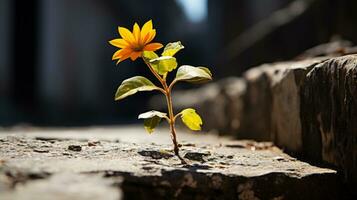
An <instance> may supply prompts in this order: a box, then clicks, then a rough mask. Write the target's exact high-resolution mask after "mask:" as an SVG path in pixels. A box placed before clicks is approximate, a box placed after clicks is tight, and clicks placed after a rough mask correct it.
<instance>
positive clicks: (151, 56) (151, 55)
mask: <svg viewBox="0 0 357 200" xmlns="http://www.w3.org/2000/svg"><path fill="white" fill-rule="evenodd" d="M142 57H143V59H144V60H145V62H147V63H148V62H150V60H152V59H155V58H158V57H159V56H158V55H157V54H156V53H155V52H153V51H144V52H143V54H142Z"/></svg>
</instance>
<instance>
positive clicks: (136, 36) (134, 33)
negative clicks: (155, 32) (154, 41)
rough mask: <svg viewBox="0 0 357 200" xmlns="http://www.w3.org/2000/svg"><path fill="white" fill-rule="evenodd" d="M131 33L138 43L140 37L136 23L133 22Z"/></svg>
mask: <svg viewBox="0 0 357 200" xmlns="http://www.w3.org/2000/svg"><path fill="white" fill-rule="evenodd" d="M133 35H134V38H135V41H136V43H140V41H141V38H140V27H139V25H138V24H137V23H135V24H134V26H133Z"/></svg>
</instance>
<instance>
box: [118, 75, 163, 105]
mask: <svg viewBox="0 0 357 200" xmlns="http://www.w3.org/2000/svg"><path fill="white" fill-rule="evenodd" d="M152 90H160V88H158V87H157V86H155V85H154V84H153V83H152V82H151V81H150V80H149V79H147V78H145V77H143V76H134V77H132V78H129V79H126V80H124V81H123V82H122V84H121V85H120V86H119V88H118V90H117V92H116V93H115V100H116V101H117V100H121V99H124V98H125V97H127V96H130V95H133V94H135V93H137V92H139V91H152Z"/></svg>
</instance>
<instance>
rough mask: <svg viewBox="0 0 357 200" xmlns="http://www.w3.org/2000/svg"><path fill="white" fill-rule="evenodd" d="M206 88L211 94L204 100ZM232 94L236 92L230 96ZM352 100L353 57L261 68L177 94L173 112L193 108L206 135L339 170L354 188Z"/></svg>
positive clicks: (356, 136)
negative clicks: (261, 144) (270, 145)
mask: <svg viewBox="0 0 357 200" xmlns="http://www.w3.org/2000/svg"><path fill="white" fill-rule="evenodd" d="M232 80H234V81H232ZM207 88H215V89H214V92H212V93H211V94H204V93H207ZM231 88H235V89H234V90H232V92H230V91H231ZM356 95H357V55H347V56H341V57H335V58H330V57H319V58H309V59H306V60H301V61H291V62H280V63H272V64H264V65H261V66H258V67H256V68H252V69H250V70H248V71H247V72H246V73H245V74H244V76H243V77H242V78H235V79H234V78H230V79H229V82H227V80H223V81H220V82H218V83H213V84H211V85H209V86H204V88H202V89H199V90H196V91H194V92H190V91H186V92H185V95H182V93H181V92H176V96H177V97H178V98H176V96H174V99H176V100H177V99H178V103H177V106H178V107H197V108H198V112H199V113H202V116H203V118H204V121H206V123H209V124H208V125H207V124H206V125H205V126H204V127H205V128H207V130H211V129H215V130H217V131H218V132H219V133H220V134H228V135H234V136H236V137H237V138H241V139H254V140H258V141H273V142H274V143H275V144H276V145H278V146H279V147H282V148H284V149H285V150H287V151H288V152H291V153H294V154H297V155H301V156H304V157H305V158H308V159H311V160H313V161H316V162H320V161H324V162H327V163H329V164H332V165H334V166H336V167H338V168H340V169H342V171H343V173H345V177H346V180H348V181H352V185H354V184H357V176H356V172H357V123H356V122H357V96H356ZM188 96H189V97H190V98H189V99H188V98H185V97H188ZM206 96H209V98H207V99H205V97H206ZM180 97H181V98H180ZM192 99H199V101H191V100H192ZM213 110H214V111H213ZM216 113H217V114H216ZM212 119H214V120H212Z"/></svg>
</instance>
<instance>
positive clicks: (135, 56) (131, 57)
mask: <svg viewBox="0 0 357 200" xmlns="http://www.w3.org/2000/svg"><path fill="white" fill-rule="evenodd" d="M141 53H142V52H141V51H133V53H131V54H130V59H131V60H132V61H134V60H136V59H137V58H138V57H139V56H141Z"/></svg>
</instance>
